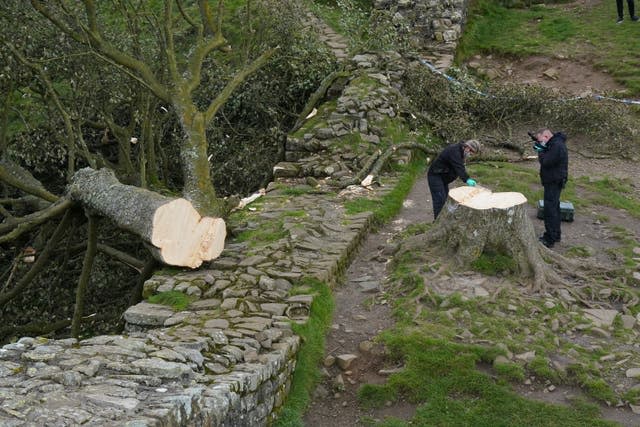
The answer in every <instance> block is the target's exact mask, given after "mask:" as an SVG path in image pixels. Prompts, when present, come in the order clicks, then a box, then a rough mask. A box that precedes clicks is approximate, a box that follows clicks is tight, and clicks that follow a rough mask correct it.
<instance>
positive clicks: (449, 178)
mask: <svg viewBox="0 0 640 427" xmlns="http://www.w3.org/2000/svg"><path fill="white" fill-rule="evenodd" d="M428 173H429V175H440V176H442V180H443V181H444V182H446V183H447V184H449V183H450V182H453V181H455V179H456V178H457V177H460V179H461V180H463V181H466V180H467V179H469V174H467V170H466V169H465V167H464V143H463V142H459V143H457V144H451V145H448V146H447V147H446V148H445V149H444V150H442V153H440V155H439V156H438V158H437V159H435V160H434V161H433V163H431V166H429V172H428Z"/></svg>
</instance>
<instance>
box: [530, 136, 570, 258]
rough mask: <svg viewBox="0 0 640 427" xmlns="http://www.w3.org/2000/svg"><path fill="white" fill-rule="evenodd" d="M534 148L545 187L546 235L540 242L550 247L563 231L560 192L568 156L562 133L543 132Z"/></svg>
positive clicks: (563, 183)
mask: <svg viewBox="0 0 640 427" xmlns="http://www.w3.org/2000/svg"><path fill="white" fill-rule="evenodd" d="M535 137H536V140H537V142H536V143H535V144H534V149H535V150H536V151H537V152H538V161H539V162H540V181H541V182H542V187H543V188H544V230H545V231H544V234H543V235H542V236H540V241H541V242H542V244H543V245H545V246H546V247H548V248H552V247H553V245H554V243H556V242H559V241H560V238H561V232H560V221H561V216H560V192H561V191H562V189H563V188H564V186H565V184H566V183H567V178H568V176H569V172H568V168H569V155H568V153H567V146H566V145H565V141H566V140H567V137H566V136H565V135H564V134H563V133H562V132H556V133H553V132H551V130H549V129H546V128H545V129H541V130H539V131H538V132H537V133H536V134H535Z"/></svg>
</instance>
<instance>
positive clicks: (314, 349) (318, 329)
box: [274, 279, 334, 427]
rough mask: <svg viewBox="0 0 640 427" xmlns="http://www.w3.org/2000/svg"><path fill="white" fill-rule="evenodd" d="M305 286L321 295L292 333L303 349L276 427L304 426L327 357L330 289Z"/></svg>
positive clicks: (331, 306)
mask: <svg viewBox="0 0 640 427" xmlns="http://www.w3.org/2000/svg"><path fill="white" fill-rule="evenodd" d="M303 284H305V285H308V286H311V287H312V288H313V290H314V291H315V292H316V293H317V294H318V295H317V296H316V297H315V298H314V299H313V304H312V305H311V315H310V316H309V321H308V322H307V323H305V324H304V325H298V324H293V330H294V332H295V333H296V334H297V335H298V336H300V337H301V339H302V343H303V345H302V346H301V348H300V351H299V352H298V357H297V363H296V369H295V372H294V374H293V380H292V383H291V390H290V392H289V395H288V397H287V400H286V402H285V404H284V406H283V407H282V410H281V411H280V413H279V414H278V419H277V420H276V421H275V423H274V426H275V427H299V426H303V425H304V424H303V422H302V415H303V414H304V410H305V409H306V408H307V406H308V405H309V401H310V395H311V392H312V391H313V389H314V387H315V386H316V384H317V383H318V382H319V380H320V371H319V370H318V366H319V365H320V361H321V360H322V356H323V354H324V341H325V335H326V333H327V331H328V329H329V327H330V326H331V318H332V314H333V310H334V302H333V297H332V295H331V291H330V290H329V287H328V286H327V285H326V284H324V283H322V282H319V281H317V280H312V279H307V280H304V281H303Z"/></svg>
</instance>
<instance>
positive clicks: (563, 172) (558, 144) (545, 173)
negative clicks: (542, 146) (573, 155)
mask: <svg viewBox="0 0 640 427" xmlns="http://www.w3.org/2000/svg"><path fill="white" fill-rule="evenodd" d="M566 140H567V137H566V136H565V135H564V134H563V133H562V132H557V133H554V134H553V136H552V137H551V139H549V141H547V149H546V150H544V151H541V152H540V153H538V161H539V162H540V181H541V182H542V184H543V185H544V184H551V183H554V182H562V183H565V182H567V178H568V176H569V172H568V169H569V154H568V153H567V146H566V145H565V141H566Z"/></svg>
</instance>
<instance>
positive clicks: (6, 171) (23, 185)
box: [0, 160, 59, 202]
mask: <svg viewBox="0 0 640 427" xmlns="http://www.w3.org/2000/svg"><path fill="white" fill-rule="evenodd" d="M0 181H4V182H6V183H7V184H9V185H10V186H12V187H15V188H17V189H18V190H22V191H24V192H25V193H28V194H33V195H34V196H38V197H40V198H42V199H44V200H47V201H49V202H55V201H57V200H58V199H59V197H58V196H56V195H55V194H52V193H50V192H48V191H47V190H46V189H45V188H44V186H43V185H42V183H41V182H40V181H38V180H37V179H35V178H34V177H33V175H31V173H30V172H28V171H27V170H26V169H23V168H21V167H20V166H18V165H17V164H15V163H13V162H10V161H9V160H0Z"/></svg>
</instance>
